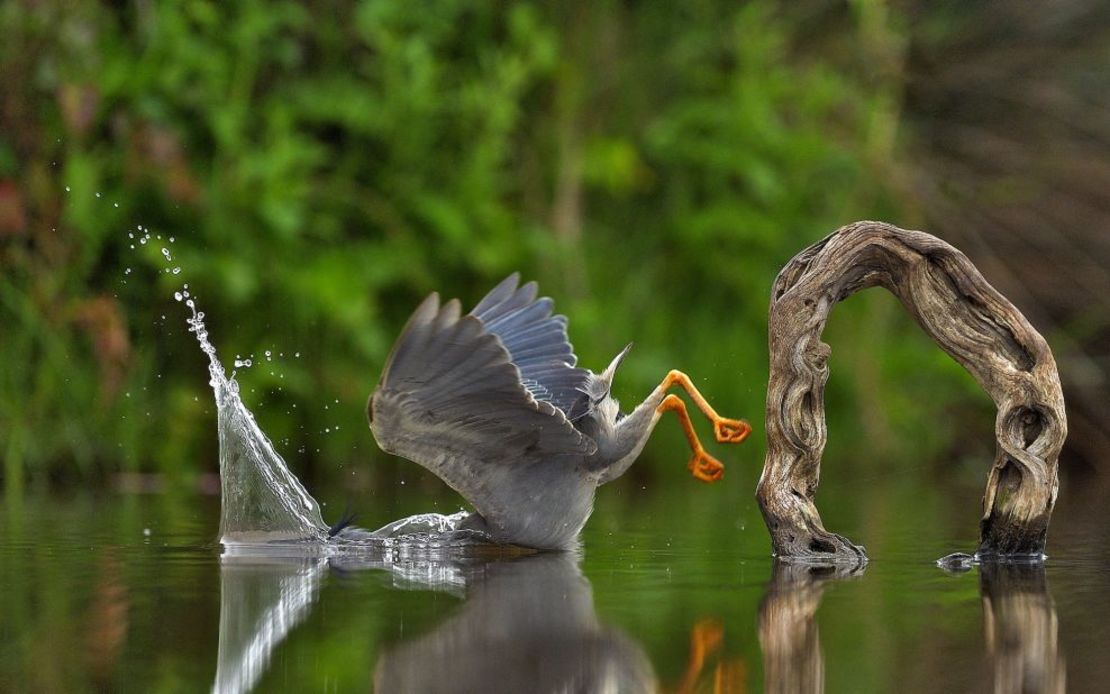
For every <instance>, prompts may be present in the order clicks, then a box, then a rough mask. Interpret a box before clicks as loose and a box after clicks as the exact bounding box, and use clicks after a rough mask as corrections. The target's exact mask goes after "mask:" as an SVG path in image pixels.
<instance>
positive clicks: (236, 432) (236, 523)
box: [173, 284, 493, 583]
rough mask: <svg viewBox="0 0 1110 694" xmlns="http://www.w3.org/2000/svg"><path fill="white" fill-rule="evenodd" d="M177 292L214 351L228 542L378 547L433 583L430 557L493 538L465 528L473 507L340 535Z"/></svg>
mask: <svg viewBox="0 0 1110 694" xmlns="http://www.w3.org/2000/svg"><path fill="white" fill-rule="evenodd" d="M173 296H174V299H176V300H177V301H181V302H184V303H185V305H186V306H187V307H188V308H189V312H190V314H191V315H190V317H189V318H187V319H186V321H187V322H188V324H189V332H191V333H193V334H194V335H195V336H196V338H197V342H198V343H200V348H201V350H202V351H203V352H204V353H205V354H206V355H207V356H208V375H209V380H208V384H209V385H210V386H212V391H213V393H215V396H216V411H217V419H218V429H219V438H220V497H221V499H220V543H221V544H223V545H224V546H225V547H226V548H229V549H230V548H235V547H239V548H249V547H262V548H264V547H272V546H273V544H274V543H284V544H286V545H288V544H289V543H297V544H305V543H307V544H312V545H316V546H319V547H321V548H323V547H326V548H327V553H328V554H329V555H336V554H352V553H355V554H364V553H365V552H367V551H370V552H371V553H372V554H374V555H375V557H376V559H375V560H374V561H376V562H378V563H379V564H380V565H381V566H382V567H392V568H393V570H395V571H396V570H397V569H398V567H401V566H406V565H409V564H412V565H414V566H417V567H418V569H416V570H415V573H416V574H419V575H421V578H422V582H425V583H426V582H428V581H430V580H433V578H434V577H429V576H424V575H423V572H424V571H425V570H427V569H428V563H429V562H431V563H433V564H434V563H436V562H437V561H442V560H443V559H444V558H445V557H447V556H448V555H450V554H451V553H452V552H453V551H455V550H460V549H462V550H465V548H474V547H477V546H482V545H488V544H490V543H492V542H493V540H492V538H490V537H489V536H488V535H486V534H484V533H482V532H480V531H478V530H473V529H468V528H465V527H464V525H465V521H466V519H467V517H468V516H469V514H468V513H467V512H465V511H459V512H458V513H454V514H451V515H442V514H439V513H423V514H418V515H415V516H410V517H408V518H402V519H400V520H397V521H394V522H392V523H389V524H387V525H385V526H384V527H382V528H379V529H378V530H374V531H369V530H364V529H362V528H355V527H348V528H344V529H343V530H341V531H340V532H339V533H337V534H336V535H335V536H332V534H331V533H330V532H329V528H328V526H327V525H326V524H325V523H324V520H323V517H322V515H321V513H320V505H319V504H318V503H317V502H316V500H315V499H314V498H312V496H311V495H310V494H309V493H308V492H307V491H306V490H305V488H304V486H302V485H301V483H300V480H298V479H297V478H296V476H295V475H294V474H293V473H292V472H291V471H290V470H289V467H288V466H287V465H286V464H285V460H284V459H282V457H281V455H279V454H278V452H277V451H276V450H275V449H274V445H273V443H271V442H270V439H269V438H267V436H266V434H264V433H263V432H262V429H261V428H260V427H259V426H258V422H256V421H255V419H254V415H253V414H251V412H250V410H248V409H247V407H246V405H244V404H243V401H242V399H241V398H240V397H239V384H238V383H237V382H236V380H235V376H234V372H233V373H232V375H231V376H228V375H227V372H226V371H224V368H223V365H222V364H221V363H220V360H219V358H218V357H217V356H216V348H215V346H213V345H212V342H211V341H210V340H209V339H208V329H207V328H206V327H205V324H204V312H203V311H198V310H197V305H196V301H195V297H192V296H191V295H190V294H189V285H187V284H186V285H184V286H183V287H182V289H181V291H177V292H174V295H173ZM265 354H266V359H267V360H270V359H271V358H272V350H266V352H265ZM295 356H300V353H299V352H298V353H297V354H296V355H295ZM250 365H251V360H249V359H247V360H240V359H238V358H237V359H236V360H235V366H236V367H241V366H243V367H249V366H250ZM336 402H338V401H336ZM337 428H338V427H337ZM445 552H446V554H445ZM440 578H441V580H442V577H440Z"/></svg>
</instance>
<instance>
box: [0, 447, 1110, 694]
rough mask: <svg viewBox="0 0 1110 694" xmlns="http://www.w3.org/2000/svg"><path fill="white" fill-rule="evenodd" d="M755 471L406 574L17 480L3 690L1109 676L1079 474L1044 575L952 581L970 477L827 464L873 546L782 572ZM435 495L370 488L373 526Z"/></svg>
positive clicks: (1031, 680)
mask: <svg viewBox="0 0 1110 694" xmlns="http://www.w3.org/2000/svg"><path fill="white" fill-rule="evenodd" d="M830 469H832V468H831V467H830ZM757 474H758V472H757V471H748V470H745V471H739V470H737V471H736V472H735V473H733V474H732V475H731V476H730V478H728V479H726V481H725V483H723V484H721V485H717V486H715V487H704V486H701V485H698V484H695V483H693V482H691V481H689V480H688V479H687V478H685V477H684V476H683V475H682V472H681V471H680V470H676V472H675V474H674V475H673V476H668V477H667V478H666V479H656V480H652V481H651V482H650V483H641V482H642V481H635V480H633V479H628V480H624V481H622V482H620V483H617V484H615V485H611V486H610V487H607V488H604V489H603V490H602V491H601V493H600V494H599V496H598V501H597V510H596V512H595V515H594V517H593V518H592V519H591V521H590V523H589V524H588V526H587V530H586V532H585V534H584V536H583V550H582V552H581V556H574V555H566V554H564V555H558V554H555V555H550V554H549V555H538V556H532V557H522V558H518V559H513V560H504V559H502V560H478V559H475V560H471V561H467V562H464V563H460V564H454V565H452V564H444V563H439V564H434V565H431V564H428V563H427V562H424V563H421V562H419V561H415V562H403V561H402V562H399V563H398V564H396V565H394V567H393V569H392V570H387V569H382V568H377V569H365V568H361V567H359V566H358V565H357V563H352V562H337V561H331V562H329V561H328V560H326V559H313V558H302V559H290V558H269V559H260V558H257V557H255V558H234V557H227V556H224V557H221V549H220V547H219V546H218V545H216V544H215V543H214V541H213V538H214V537H215V534H216V529H217V526H218V523H219V509H218V500H217V499H216V498H214V497H207V496H189V495H186V496H176V495H151V496H137V495H124V494H108V493H104V494H96V495H92V494H90V495H79V496H70V497H66V498H41V497H29V498H24V499H22V500H13V499H9V500H8V501H7V502H5V506H4V507H3V510H2V511H0V522H2V524H3V525H2V527H0V585H2V586H3V592H2V594H0V691H4V692H83V691H128V692H163V691H164V692H178V691H182V692H195V691H205V690H209V689H212V688H213V686H214V685H216V684H217V675H219V678H220V679H219V684H220V685H221V686H223V687H225V689H224V690H225V691H235V688H236V687H244V688H245V687H248V686H250V685H252V683H253V685H254V690H255V691H294V692H318V691H319V692H323V691H329V692H330V691H336V692H346V691H368V690H377V691H419V692H424V691H643V690H647V691H701V692H712V691H728V692H737V691H738V692H743V691H761V690H765V691H775V690H777V691H799V690H800V691H820V690H822V687H823V689H824V690H825V691H830V692H869V691H875V692H889V691H930V692H931V691H1023V690H1024V691H1059V690H1061V687H1062V686H1066V687H1067V689H1068V690H1070V691H1077V692H1088V691H1100V690H1101V691H1105V687H1106V684H1107V683H1108V682H1110V659H1107V658H1106V657H1105V653H1106V644H1107V643H1110V568H1108V562H1107V551H1106V549H1105V547H1106V542H1107V540H1108V537H1107V535H1108V534H1110V533H1108V531H1107V527H1108V524H1107V522H1106V520H1107V518H1108V515H1110V514H1108V513H1107V512H1106V505H1105V504H1104V503H1102V500H1101V499H1100V498H1097V497H1088V496H1085V494H1086V492H1084V491H1083V489H1079V488H1077V489H1074V490H1069V489H1068V487H1067V485H1065V488H1064V490H1062V493H1061V500H1060V504H1059V506H1058V512H1057V517H1056V518H1055V520H1054V526H1053V529H1052V534H1051V538H1050V543H1049V552H1050V560H1049V561H1048V563H1047V564H1046V566H1045V568H1044V569H1038V568H1028V567H1026V568H1021V567H1000V568H998V569H996V570H985V569H974V570H972V571H970V572H968V573H965V574H962V575H955V576H952V575H947V574H945V573H943V572H942V571H941V570H939V569H937V568H936V567H935V566H934V565H933V561H934V560H935V559H936V558H937V557H939V556H941V555H943V554H945V553H948V552H951V551H955V550H961V549H968V548H970V547H971V546H972V544H973V541H974V539H975V519H976V515H977V511H976V507H977V504H978V491H977V489H975V488H972V487H970V486H968V487H960V488H950V489H944V490H937V489H935V488H934V487H935V485H936V482H935V481H928V480H915V479H912V478H900V477H896V476H893V475H892V476H891V477H888V478H885V479H882V480H873V481H871V482H870V483H869V484H868V486H867V487H866V488H865V489H863V490H862V491H855V492H853V491H851V490H850V489H849V488H848V487H847V486H846V485H843V484H841V485H837V484H835V483H833V482H832V481H831V480H830V481H829V482H828V483H827V484H826V487H827V489H826V488H825V487H823V488H822V495H821V496H819V498H818V503H819V504H824V505H823V506H822V509H823V510H825V507H826V506H827V507H828V508H829V509H837V510H836V511H835V512H833V511H832V510H829V511H826V517H825V521H826V525H828V526H829V527H830V528H831V529H834V530H837V531H841V532H845V533H846V534H848V535H849V536H851V537H852V538H853V539H856V540H859V541H861V542H863V543H864V544H866V545H867V547H868V550H869V552H870V553H871V557H872V563H871V564H870V566H869V567H868V568H867V569H866V571H864V572H863V573H862V574H861V575H858V576H855V577H847V578H838V577H836V576H835V575H826V574H823V573H821V572H818V573H817V575H814V574H813V573H811V572H809V571H805V570H791V569H790V568H789V567H785V566H781V565H780V566H777V567H776V566H775V564H774V563H773V562H772V560H771V559H770V557H769V544H768V540H767V535H766V531H765V530H764V528H763V526H762V524H761V521H760V519H759V514H758V510H757V509H756V507H755V504H754V502H753V501H751V500H750V497H751V493H750V490H751V489H752V488H754V480H755V476H756V475H757ZM428 484H429V483H428V481H427V480H419V479H418V480H414V482H413V483H410V484H409V485H407V486H406V487H405V489H412V488H413V487H417V486H419V487H425V486H428ZM1077 486H1078V485H1077ZM1084 486H1086V485H1084ZM942 491H943V493H942ZM857 497H858V498H857ZM437 498H438V499H439V501H438V503H435V504H433V503H432V502H431V501H430V500H429V498H428V497H427V496H426V495H413V494H411V493H410V495H409V496H403V497H397V496H392V495H388V494H387V493H386V492H385V491H380V492H378V494H377V495H374V496H371V497H367V498H356V499H355V504H356V507H357V506H359V505H361V506H362V509H361V510H363V515H362V517H361V518H360V522H361V523H362V524H365V525H367V526H370V527H374V526H375V525H377V524H379V523H380V522H384V521H387V520H390V519H391V518H392V517H397V516H400V515H403V514H405V513H410V512H414V511H421V510H438V511H452V510H454V508H449V506H450V505H451V504H452V503H453V500H452V497H451V496H450V495H449V494H446V493H445V494H442V495H440V496H438V497H437ZM433 506H437V508H434V507H433ZM336 515H338V514H337V513H336V512H333V511H329V510H328V509H325V516H327V517H329V518H330V517H332V516H336ZM147 531H149V532H147Z"/></svg>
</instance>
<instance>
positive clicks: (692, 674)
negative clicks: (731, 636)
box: [676, 618, 725, 694]
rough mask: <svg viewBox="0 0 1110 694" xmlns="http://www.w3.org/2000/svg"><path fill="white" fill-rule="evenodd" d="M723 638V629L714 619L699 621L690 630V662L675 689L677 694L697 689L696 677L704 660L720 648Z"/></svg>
mask: <svg viewBox="0 0 1110 694" xmlns="http://www.w3.org/2000/svg"><path fill="white" fill-rule="evenodd" d="M724 637H725V628H724V627H723V626H721V623H720V622H718V621H717V620H715V619H708V618H707V619H702V620H699V621H698V623H697V624H695V625H694V628H693V629H691V630H690V660H689V661H688V662H687V664H686V672H685V673H683V675H682V680H681V681H680V682H679V683H678V687H677V688H676V691H677V692H679V694H687V693H688V692H693V691H694V690H695V689H696V688H697V684H698V676H699V675H701V671H702V668H704V667H705V659H706V658H708V657H709V656H710V655H712V654H713V653H714V652H715V651H716V650H717V649H718V648H720V647H721V642H722V641H723V640H724Z"/></svg>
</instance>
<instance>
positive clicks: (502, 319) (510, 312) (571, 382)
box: [470, 273, 589, 414]
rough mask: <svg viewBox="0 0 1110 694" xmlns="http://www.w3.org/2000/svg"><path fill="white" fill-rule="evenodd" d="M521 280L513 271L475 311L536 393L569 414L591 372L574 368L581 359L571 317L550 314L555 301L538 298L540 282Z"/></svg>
mask: <svg viewBox="0 0 1110 694" xmlns="http://www.w3.org/2000/svg"><path fill="white" fill-rule="evenodd" d="M519 282H520V275H519V274H517V273H513V274H512V275H509V276H508V277H507V278H505V279H504V280H503V281H502V282H501V283H500V284H498V285H497V286H496V287H494V288H493V289H492V290H490V292H489V294H487V295H486V296H485V297H484V298H483V299H482V300H481V301H479V302H478V305H477V306H475V307H474V310H472V311H471V312H470V315H472V316H474V317H475V318H477V319H478V320H480V321H481V322H482V324H483V325H484V326H485V328H486V330H488V331H489V332H491V333H493V334H495V335H497V336H498V338H500V340H501V343H502V344H503V345H504V346H505V349H506V351H507V352H508V353H509V357H510V359H511V360H512V362H513V363H514V364H515V365H516V367H517V368H518V369H519V370H520V375H521V381H522V383H523V385H524V387H525V389H526V390H527V391H528V392H529V393H530V394H531V395H532V397H533V398H535V399H536V400H538V401H541V402H547V403H550V404H552V405H554V406H555V407H557V408H558V409H559V410H561V411H562V412H563V413H564V414H567V413H569V412H571V410H572V409H573V408H574V406H575V403H576V402H577V401H578V400H579V399H580V396H581V392H580V391H581V389H582V388H583V387H585V385H586V383H587V380H588V378H589V372H588V371H586V370H585V369H580V368H577V367H575V364H577V363H578V357H576V356H575V354H574V349H573V347H571V344H570V342H569V340H568V339H567V319H566V316H561V315H556V316H553V315H551V314H552V311H553V310H554V308H555V304H554V302H553V301H552V300H551V299H550V298H547V297H542V298H540V299H537V298H536V295H537V293H538V288H537V286H536V283H535V282H528V283H527V284H525V285H524V286H522V287H518V286H517V285H518V284H519Z"/></svg>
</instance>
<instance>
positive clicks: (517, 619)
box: [374, 552, 655, 692]
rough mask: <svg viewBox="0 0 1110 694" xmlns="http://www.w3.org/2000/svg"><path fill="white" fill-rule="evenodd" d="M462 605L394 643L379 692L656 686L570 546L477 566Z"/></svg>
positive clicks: (380, 670) (377, 678)
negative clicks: (610, 621) (606, 619)
mask: <svg viewBox="0 0 1110 694" xmlns="http://www.w3.org/2000/svg"><path fill="white" fill-rule="evenodd" d="M467 573H468V575H467V581H466V584H467V590H466V592H467V599H466V604H465V605H463V607H462V610H461V611H460V613H459V614H457V615H455V616H454V617H452V618H450V619H448V620H447V621H445V622H443V623H442V624H440V625H439V626H438V627H436V628H435V629H434V630H433V631H431V632H430V633H428V634H425V635H424V636H421V637H419V638H417V639H415V640H413V641H409V642H406V643H402V644H400V645H397V646H395V647H393V648H391V649H388V650H387V651H386V652H385V653H384V654H383V655H382V656H381V658H380V659H379V660H378V665H377V670H376V672H375V675H374V684H375V690H376V691H378V692H502V691H504V692H566V691H575V692H596V691H613V692H644V691H654V689H655V683H654V673H653V671H652V668H651V664H650V661H649V660H648V659H647V656H646V655H645V654H644V652H643V650H642V649H641V648H640V646H639V644H637V643H636V642H635V641H633V640H632V639H630V638H629V637H627V636H626V635H624V634H623V633H621V632H620V631H618V630H617V629H614V628H612V627H608V626H606V625H604V624H602V623H601V622H600V621H599V620H598V618H597V614H596V612H595V611H594V603H593V593H592V591H591V589H590V584H589V582H587V581H586V579H585V577H584V576H583V575H582V572H581V571H580V570H579V567H578V560H577V558H576V557H575V556H573V555H572V554H568V553H565V552H560V553H552V554H538V555H534V556H530V557H523V558H520V559H516V560H513V561H502V562H490V563H487V564H483V565H480V566H474V567H470V568H469V570H468V572H467Z"/></svg>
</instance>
